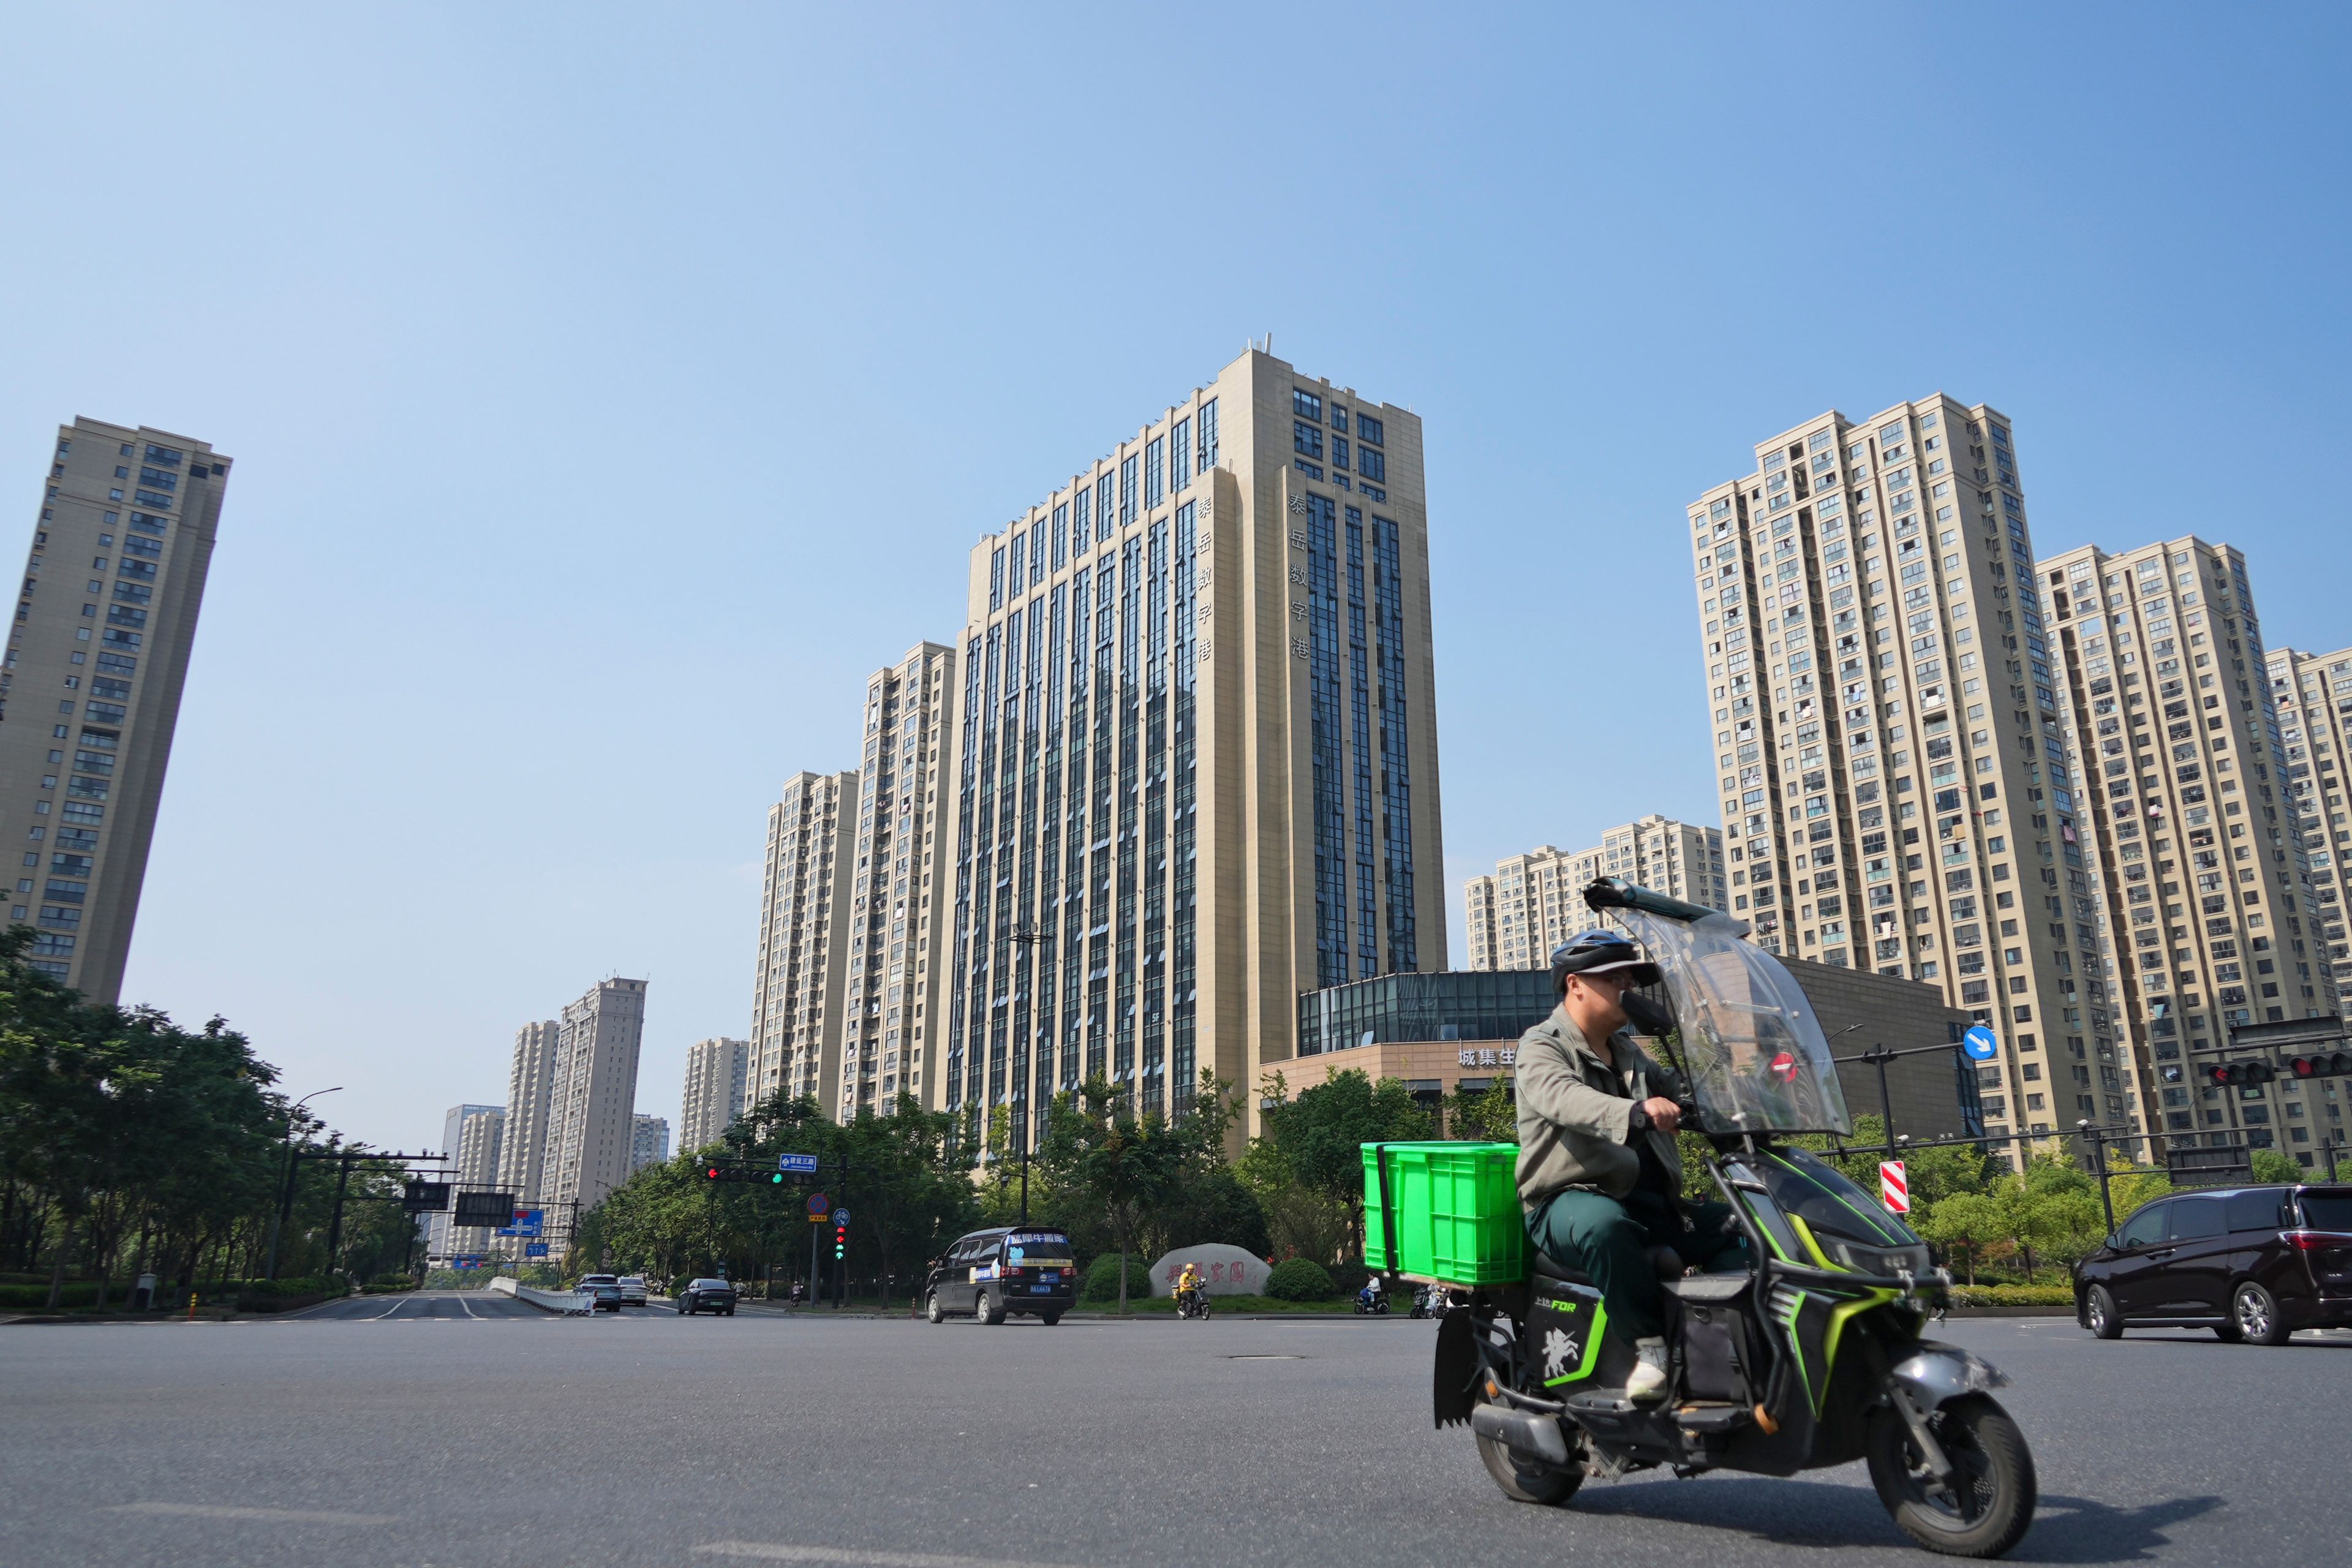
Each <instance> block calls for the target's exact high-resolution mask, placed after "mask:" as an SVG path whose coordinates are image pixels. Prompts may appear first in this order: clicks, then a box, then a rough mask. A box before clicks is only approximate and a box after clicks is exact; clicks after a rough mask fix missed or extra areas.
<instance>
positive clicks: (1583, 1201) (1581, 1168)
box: [1514, 930, 1745, 1402]
mask: <svg viewBox="0 0 2352 1568" xmlns="http://www.w3.org/2000/svg"><path fill="white" fill-rule="evenodd" d="M1551 978H1552V990H1553V992H1554V994H1557V995H1558V996H1559V1005H1558V1006H1557V1007H1555V1008H1554V1009H1553V1010H1552V1014H1551V1016H1549V1018H1546V1019H1545V1020H1544V1021H1543V1022H1542V1023H1540V1024H1538V1025H1537V1026H1535V1027H1534V1028H1532V1029H1529V1030H1528V1032H1527V1033H1526V1034H1525V1035H1524V1036H1522V1037H1520V1039H1519V1047H1518V1060H1517V1069H1518V1070H1517V1080H1516V1083H1515V1086H1514V1087H1515V1089H1516V1092H1517V1099H1518V1133H1519V1160H1518V1188H1519V1203H1520V1206H1521V1208H1522V1209H1523V1210H1524V1211H1525V1214H1526V1218H1527V1226H1528V1237H1530V1238H1531V1239H1532V1240H1533V1241H1534V1243H1535V1245H1536V1246H1537V1247H1538V1248H1539V1249H1540V1250H1541V1251H1543V1252H1545V1253H1547V1254H1549V1256H1551V1257H1552V1258H1557V1259H1559V1261H1560V1262H1562V1263H1565V1264H1567V1265H1569V1266H1570V1268H1575V1269H1576V1270H1578V1271H1579V1272H1580V1273H1582V1274H1584V1275H1586V1276H1587V1277H1588V1278H1590V1279H1591V1280H1592V1282H1593V1284H1594V1285H1595V1286H1597V1287H1598V1288H1599V1289H1600V1290H1601V1296H1602V1298H1603V1300H1604V1304H1605V1306H1606V1308H1607V1310H1608V1314H1609V1317H1610V1319H1611V1320H1612V1323H1613V1325H1614V1327H1615V1328H1616V1329H1617V1331H1619V1332H1620V1333H1622V1334H1624V1335H1625V1336H1626V1337H1628V1338H1630V1339H1632V1340H1633V1348H1634V1351H1635V1353H1636V1354H1637V1356H1638V1357H1639V1360H1638V1362H1637V1363H1636V1364H1635V1366H1634V1368H1633V1374H1632V1376H1631V1378H1630V1379H1629V1380H1628V1382H1627V1384H1626V1394H1627V1397H1629V1398H1632V1399H1635V1400H1639V1401H1644V1402H1648V1401H1654V1400H1658V1399H1663V1398H1664V1397H1665V1394H1666V1392H1667V1381H1668V1378H1667V1369H1666V1342H1665V1337H1664V1336H1665V1311H1664V1293H1663V1292H1662V1291H1661V1290H1660V1289H1658V1280H1657V1273H1656V1265H1655V1264H1654V1262H1653V1260H1652V1249H1653V1248H1654V1247H1667V1248H1670V1249H1671V1250H1672V1251H1673V1253H1674V1255H1675V1258H1678V1259H1680V1261H1681V1263H1682V1264H1683V1265H1684V1266H1685V1267H1696V1268H1702V1269H1706V1268H1732V1267H1738V1264H1739V1260H1740V1248H1741V1247H1743V1246H1744V1245H1745V1244H1744V1243H1742V1242H1741V1241H1739V1240H1738V1238H1737V1235H1736V1232H1734V1230H1733V1228H1732V1216H1731V1210H1730V1209H1729V1207H1728V1206H1727V1205H1723V1204H1720V1203H1705V1204H1701V1203H1691V1202H1688V1201H1685V1199H1684V1198H1683V1196H1682V1157H1681V1155H1680V1153H1679V1152H1677V1151H1676V1149H1675V1129H1676V1128H1677V1127H1678V1126H1679V1124H1680V1121H1681V1117H1680V1112H1679V1111H1678V1110H1677V1109H1676V1102H1677V1101H1679V1100H1683V1099H1685V1097H1686V1095H1687V1094H1688V1089H1687V1088H1686V1086H1685V1084H1684V1083H1683V1081H1682V1079H1681V1077H1680V1076H1679V1075H1678V1074H1676V1073H1675V1072H1674V1071H1673V1070H1672V1069H1671V1068H1665V1067H1662V1066H1660V1065H1659V1064H1658V1063H1656V1062H1654V1061H1651V1060H1650V1059H1649V1058H1646V1057H1644V1056H1643V1055H1642V1053H1641V1052H1639V1051H1637V1050H1635V1049H1634V1048H1633V1039H1632V1037H1631V1036H1630V1035H1629V1034H1628V1033H1627V1032H1626V1022H1627V1020H1626V1016H1625V1005H1624V998H1625V994H1626V993H1627V992H1628V991H1631V990H1633V989H1634V988H1636V987H1639V986H1645V985H1654V984H1657V983H1658V979H1659V974H1658V966H1657V965H1656V964H1654V963H1649V962H1648V961H1646V960H1645V959H1643V956H1642V950H1641V949H1640V948H1638V947H1636V946H1635V945H1634V944H1633V942H1630V941H1628V940H1627V939H1626V938H1625V937H1623V936H1621V935H1619V934H1618V933H1617V932H1615V931H1606V930H1594V931H1586V932H1585V933H1584V934H1583V935H1581V936H1579V937H1576V938H1574V939H1572V940H1571V941H1570V942H1568V943H1566V944H1565V945H1564V946H1562V947H1560V948H1559V949H1558V950H1557V951H1555V952H1553V953H1552V955H1551Z"/></svg>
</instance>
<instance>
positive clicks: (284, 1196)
mask: <svg viewBox="0 0 2352 1568" xmlns="http://www.w3.org/2000/svg"><path fill="white" fill-rule="evenodd" d="M342 1091H343V1086H342V1085H341V1084H337V1085H336V1086H335V1087H334V1088H332V1089H313V1090H312V1091H311V1092H310V1093H309V1094H306V1095H304V1096H303V1097H302V1098H301V1099H299V1100H296V1101H295V1102H294V1103H293V1104H292V1105H291V1106H290V1107H289V1108H288V1109H287V1111H286V1142H285V1152H284V1157H283V1159H282V1160H281V1161H280V1163H282V1164H284V1165H285V1167H286V1180H285V1182H284V1184H283V1188H282V1191H281V1193H280V1194H279V1196H278V1213H277V1215H275V1216H273V1217H272V1218H271V1220H270V1222H269V1263H268V1267H267V1268H264V1269H263V1270H262V1278H263V1279H277V1278H278V1231H279V1229H280V1228H281V1227H283V1226H284V1225H285V1224H286V1215H287V1214H288V1212H289V1210H291V1209H292V1208H293V1206H294V1124H295V1122H296V1121H299V1120H300V1114H299V1113H300V1111H301V1110H302V1108H303V1107H304V1106H306V1105H308V1104H310V1102H311V1101H312V1100H316V1099H318V1098H319V1096H320V1095H322V1094H341V1092H342Z"/></svg>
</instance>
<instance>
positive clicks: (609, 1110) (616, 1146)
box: [542, 980, 646, 1237]
mask: <svg viewBox="0 0 2352 1568" xmlns="http://www.w3.org/2000/svg"><path fill="white" fill-rule="evenodd" d="M645 1024H646V983H645V982H644V981H642V980H605V981H600V982H598V983H597V984H594V985H592V986H590V987H589V988H588V991H587V993H586V994H584V995H583V996H582V997H581V998H580V1000H578V1001H577V1002H574V1003H572V1005H570V1006H567V1007H566V1008H564V1009H563V1021H562V1030H561V1032H560V1034H559V1035H558V1037H557V1039H556V1046H555V1081H554V1086H553V1089H552V1092H551V1095H550V1097H549V1107H548V1124H547V1155H546V1167H545V1174H544V1177H543V1179H542V1185H543V1186H544V1188H545V1196H544V1199H543V1202H544V1203H545V1205H547V1207H548V1208H549V1210H550V1213H549V1214H548V1215H547V1224H548V1226H549V1227H550V1229H551V1230H553V1231H556V1232H557V1233H559V1234H560V1235H562V1236H563V1237H569V1236H570V1234H571V1230H570V1227H571V1225H572V1222H573V1221H574V1220H575V1219H577V1218H578V1217H579V1214H580V1211H581V1210H583V1209H590V1208H593V1207H595V1206H596V1205H598V1204H600V1203H602V1202H603V1201H604V1194H607V1193H609V1192H611V1191H612V1190H613V1189H614V1187H617V1186H619V1185H620V1184H622V1183H623V1182H625V1181H626V1180H628V1178H629V1157H630V1152H631V1151H632V1150H633V1149H634V1148H635V1121H634V1118H635V1114H636V1110H635V1106H636V1098H637V1049H638V1047H639V1046H640V1045H641V1044H642V1043H643V1041H644V1037H645Z"/></svg>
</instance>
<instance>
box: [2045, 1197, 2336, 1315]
mask: <svg viewBox="0 0 2352 1568" xmlns="http://www.w3.org/2000/svg"><path fill="white" fill-rule="evenodd" d="M2074 1318H2075V1321H2077V1322H2079V1323H2081V1324H2082V1325H2083V1326H2084V1328H2086V1329H2088V1330H2090V1331H2091V1332H2093V1333H2095V1334H2096V1335H2097V1336H2098V1337H2099V1338H2101V1339H2103V1340H2112V1339H2118V1338H2121V1337H2122V1335H2123V1331H2125V1330H2126V1329H2158V1328H2164V1329H2173V1328H2210V1329H2211V1330H2212V1331H2213V1332H2214V1333H2215V1334H2217V1335H2219V1336H2220V1337H2221V1338H2222V1339H2225V1340H2231V1341H2236V1340H2241V1339H2245V1340H2252V1342H2254V1343H2256V1344H2258V1345H2278V1344H2284V1343H2285V1342H2286V1339H2287V1336H2288V1335H2289V1334H2292V1333H2293V1332H2294V1331H2296V1330H2297V1329H2330V1328H2347V1327H2352V1185H2327V1186H2293V1187H2289V1186H2261V1187H2217V1188H2212V1189H2210V1190H2200V1191H2197V1192H2186V1193H2175V1194H2172V1195H2170V1196H2169V1197H2162V1198H2158V1199H2157V1200H2156V1201H2155V1202H2153V1203H2149V1204H2145V1205H2141V1206H2140V1207H2139V1208H2138V1209H2137V1210H2135V1211H2134V1212H2133V1213H2132V1215H2131V1216H2130V1217H2129V1218H2128V1219H2126V1220H2125V1221H2124V1223H2123V1224H2122V1225H2120V1226H2117V1227H2116V1233H2115V1234H2114V1235H2113V1236H2111V1237H2107V1239H2106V1241H2105V1244H2104V1245H2102V1246H2101V1247H2099V1249H2098V1250H2097V1251H2096V1252H2094V1253H2092V1254H2091V1256H2089V1257H2088V1258H2084V1259H2083V1261H2082V1262H2080V1263H2078V1264H2076V1265H2075V1266H2074Z"/></svg>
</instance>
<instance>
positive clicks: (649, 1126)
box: [629, 1110, 669, 1175]
mask: <svg viewBox="0 0 2352 1568" xmlns="http://www.w3.org/2000/svg"><path fill="white" fill-rule="evenodd" d="M668 1158H669V1118H667V1116H647V1115H646V1113H645V1112H644V1111H642V1110H640V1111H638V1112H637V1113H636V1114H635V1117H634V1118H633V1119H632V1121H630V1124H629V1173H630V1174H631V1175H635V1173H637V1172H639V1171H642V1170H644V1169H645V1168H646V1166H647V1165H658V1164H660V1163H662V1162H663V1161H664V1160H667V1159H668Z"/></svg>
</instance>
